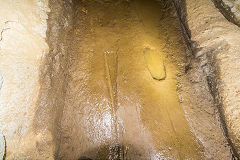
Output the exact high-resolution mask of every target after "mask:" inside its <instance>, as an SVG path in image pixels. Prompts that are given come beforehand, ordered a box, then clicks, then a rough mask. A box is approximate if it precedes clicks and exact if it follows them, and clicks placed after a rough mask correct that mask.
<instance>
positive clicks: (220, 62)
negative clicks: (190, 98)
mask: <svg viewBox="0 0 240 160" xmlns="http://www.w3.org/2000/svg"><path fill="white" fill-rule="evenodd" d="M174 2H175V5H176V7H177V10H178V14H179V18H180V19H181V22H182V24H183V29H184V30H185V31H186V33H187V36H186V37H187V39H189V40H190V43H191V42H194V43H192V45H191V48H192V51H193V53H194V56H195V57H196V59H195V60H194V61H198V62H197V63H198V64H199V65H200V67H201V70H202V71H201V72H202V73H203V74H204V75H205V76H206V77H205V81H206V82H207V84H208V89H209V90H210V92H211V94H212V96H213V98H214V101H215V104H217V107H218V110H219V111H220V117H221V118H220V119H221V120H220V121H221V123H222V124H223V128H224V132H225V136H226V137H228V138H229V145H230V146H232V150H233V153H234V156H235V157H239V154H240V132H239V130H240V118H239V116H240V114H239V113H240V103H239V102H240V96H239V94H240V92H239V91H240V85H239V79H240V73H239V70H240V65H239V62H240V54H239V50H240V45H239V41H240V37H239V35H240V28H239V27H238V26H237V25H235V24H237V23H235V22H236V21H234V17H228V15H226V14H225V15H224V13H225V12H224V11H225V9H226V8H225V9H224V10H223V11H222V9H223V8H222V6H220V4H223V3H225V4H227V5H228V7H227V8H229V7H230V8H234V7H237V5H238V4H239V2H238V0H236V1H230V0H224V1H217V0H214V2H215V5H216V4H217V5H216V6H214V3H213V2H212V1H210V0H199V1H194V0H188V1H186V2H184V3H181V1H179V0H175V1H174ZM218 4H219V5H218ZM216 7H217V8H216ZM219 10H220V11H221V12H222V13H223V14H221V13H220V11H219ZM237 12H239V11H237V10H236V12H235V13H237ZM230 13H232V15H233V14H235V13H234V12H233V11H232V10H231V11H230ZM226 18H227V19H226ZM234 23H235V24H234ZM201 64H203V65H201ZM193 68H194V67H193ZM195 68H196V67H195ZM195 68H194V69H195ZM236 159H237V158H236Z"/></svg>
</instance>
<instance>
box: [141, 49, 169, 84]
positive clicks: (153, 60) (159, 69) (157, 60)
mask: <svg viewBox="0 0 240 160" xmlns="http://www.w3.org/2000/svg"><path fill="white" fill-rule="evenodd" d="M144 58H145V62H146V64H147V67H148V70H149V72H150V73H151V76H152V77H153V78H154V79H156V80H163V79H165V78H166V70H165V66H164V63H163V59H162V57H161V56H160V55H159V53H158V52H157V51H155V50H153V49H150V48H145V50H144Z"/></svg>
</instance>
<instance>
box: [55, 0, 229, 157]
mask: <svg viewBox="0 0 240 160" xmlns="http://www.w3.org/2000/svg"><path fill="white" fill-rule="evenodd" d="M69 36H70V37H71V45H70V49H69V62H68V63H69V64H68V66H69V68H68V73H69V75H68V79H67V82H68V83H67V87H66V88H67V90H66V97H65V105H64V108H63V113H62V119H61V127H60V135H61V137H60V145H59V150H58V153H57V157H58V158H57V159H84V158H85V159H86V158H90V159H136V160H140V159H143V160H146V159H154V160H155V159H194V160H197V159H218V158H223V159H231V153H230V150H229V148H228V146H227V142H226V139H225V138H224V135H223V134H222V130H221V128H220V124H219V123H218V119H217V118H215V117H216V116H215V114H214V113H213V114H212V116H213V117H214V118H212V120H211V121H210V120H209V119H208V118H209V117H208V116H209V113H205V112H204V113H202V112H201V114H198V113H200V111H199V112H197V111H193V110H194V109H193V108H194V107H195V106H194V107H191V105H190V104H193V105H196V106H198V105H200V104H201V105H203V106H204V105H210V106H211V107H214V105H212V101H211V100H209V101H208V102H209V103H205V100H203V101H201V102H199V101H198V100H197V99H198V96H199V95H198V94H196V92H194V91H195V90H194V88H193V89H192V87H194V86H193V85H192V84H191V81H188V78H187V76H188V75H189V74H190V73H189V74H187V75H186V76H185V77H184V76H182V75H185V63H186V52H188V51H187V49H186V46H185V44H184V39H183V38H182V33H181V29H180V25H179V22H178V18H177V15H176V12H175V9H174V7H173V5H172V3H171V2H170V1H164V3H163V2H162V1H154V0H136V1H131V0H125V1H124V0H115V1H110V0H102V1H97V0H75V1H74V17H73V30H72V32H71V35H69ZM146 48H149V49H150V50H152V51H154V52H156V53H157V54H158V55H159V57H161V59H162V61H163V64H164V68H165V72H166V78H165V79H163V80H156V79H155V78H154V77H153V76H152V74H151V73H150V70H149V67H148V64H147V63H148V62H147V61H146V59H145V58H144V54H145V53H144V50H146ZM194 73H195V72H194ZM192 74H193V73H192ZM198 75H200V74H198ZM200 76H201V75H200ZM179 77H180V78H179ZM190 77H191V76H190ZM181 80H182V82H181V83H179V81H181ZM178 84H181V91H180V92H178V90H179V88H178V87H177V86H179V85H178ZM195 84H196V83H195ZM198 84H199V86H197V87H199V88H202V87H204V86H205V84H204V83H198ZM185 91H187V92H185ZM198 91H199V90H198ZM205 92H208V91H207V89H203V91H202V93H205ZM179 93H181V94H179ZM197 93H199V92H197ZM179 97H181V98H182V99H181V100H183V99H184V98H185V99H186V101H185V103H182V101H180V100H179ZM202 99H204V97H202ZM192 101H194V102H192ZM198 102H199V103H198ZM183 105H185V106H183ZM201 105H200V106H201ZM184 111H185V113H187V114H186V115H187V116H186V115H185V113H184ZM214 111H215V110H214V109H213V112H214ZM194 114H196V115H197V116H196V117H198V116H200V117H201V118H202V119H204V121H203V122H204V124H199V123H197V121H198V120H199V119H198V118H194V117H195V115H194ZM204 115H208V116H205V117H204ZM201 118H200V119H201ZM210 119H211V117H210ZM205 124H206V125H205ZM197 125H198V126H201V125H202V126H204V125H205V126H204V127H203V128H201V127H199V128H198V129H196V126H197ZM210 128H213V129H214V131H213V130H210ZM202 129H204V130H205V132H202V131H201V130H202ZM212 132H216V133H214V134H213V136H212ZM208 134H209V135H211V136H208ZM204 138H205V139H204ZM206 139H208V141H211V143H209V142H208V141H207V140H206ZM213 145H216V146H217V147H216V149H212V150H211V149H210V148H212V147H213ZM224 145H225V146H224ZM221 146H224V147H221ZM211 152H212V154H211ZM218 156H219V157H218ZM214 157H215V158H214Z"/></svg>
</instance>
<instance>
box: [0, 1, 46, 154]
mask: <svg viewBox="0 0 240 160" xmlns="http://www.w3.org/2000/svg"><path fill="white" fill-rule="evenodd" d="M48 10H49V9H48V1H44V0H33V1H29V0H16V1H12V0H1V1H0V15H1V16H0V108H1V109H0V115H1V116H0V133H2V134H4V135H5V136H6V144H7V153H6V154H7V159H19V158H20V157H21V158H22V159H31V157H30V156H29V155H38V151H37V148H36V144H37V143H38V141H39V139H40V138H41V135H36V134H35V133H34V130H33V126H32V124H33V120H34V116H35V115H34V114H35V110H36V102H37V98H38V94H39V90H40V84H39V81H38V80H39V67H40V64H41V61H42V57H44V55H45V54H46V53H47V52H48V45H47V43H46V42H45V37H46V29H47V22H46V19H47V12H48Z"/></svg>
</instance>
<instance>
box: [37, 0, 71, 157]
mask: <svg viewBox="0 0 240 160" xmlns="http://www.w3.org/2000/svg"><path fill="white" fill-rule="evenodd" d="M49 8H50V10H51V12H49V14H48V16H49V18H48V21H47V25H48V27H47V38H46V41H47V43H48V45H49V52H48V54H47V55H46V56H45V57H44V61H43V62H42V64H41V68H40V70H41V72H40V85H41V89H40V95H39V97H38V103H37V105H38V106H37V111H36V113H35V118H34V124H33V127H34V129H35V133H36V134H37V135H38V136H40V137H41V138H40V139H41V140H40V141H39V142H38V145H37V148H38V150H41V152H42V153H44V154H46V155H50V157H54V158H55V159H56V158H57V157H56V156H57V152H58V147H59V144H60V140H61V135H60V133H59V130H60V121H61V117H62V112H63V107H64V103H65V93H66V84H67V82H66V81H67V77H68V59H69V54H68V53H69V46H71V43H72V38H71V37H70V36H69V35H70V34H69V33H70V32H71V31H72V18H73V15H72V13H73V3H72V1H71V0H49ZM49 151H50V152H49ZM42 159H45V157H43V158H42ZM57 159H58V158H57Z"/></svg>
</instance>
